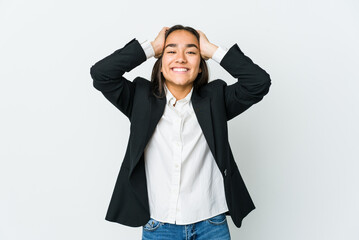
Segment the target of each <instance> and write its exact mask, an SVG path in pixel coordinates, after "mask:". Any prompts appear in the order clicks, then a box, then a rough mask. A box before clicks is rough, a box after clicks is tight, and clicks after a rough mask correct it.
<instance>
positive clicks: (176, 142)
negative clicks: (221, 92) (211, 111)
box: [169, 106, 183, 221]
mask: <svg viewBox="0 0 359 240" xmlns="http://www.w3.org/2000/svg"><path fill="white" fill-rule="evenodd" d="M171 110H172V116H173V121H172V131H173V143H172V144H173V155H172V162H173V166H172V180H171V193H172V194H171V199H170V212H169V214H170V218H171V219H174V220H175V221H176V216H177V214H178V213H179V212H180V211H181V209H180V208H179V207H178V206H177V205H178V198H179V192H180V182H181V161H182V147H183V146H182V135H181V134H182V121H183V120H182V117H181V114H180V112H179V111H178V110H177V109H175V107H173V106H171Z"/></svg>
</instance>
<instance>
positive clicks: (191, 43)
mask: <svg viewBox="0 0 359 240" xmlns="http://www.w3.org/2000/svg"><path fill="white" fill-rule="evenodd" d="M200 62H201V55H200V50H199V43H198V40H197V38H196V37H195V36H194V35H193V34H192V33H190V32H188V31H186V30H176V31H174V32H172V33H170V35H169V36H168V37H167V39H166V42H165V49H164V50H163V55H162V68H161V72H162V74H163V76H164V77H165V79H166V84H167V86H168V85H176V86H182V87H186V86H192V85H193V81H194V80H195V79H196V77H197V75H198V73H200V72H201V71H202V70H201V69H200V68H199V65H200Z"/></svg>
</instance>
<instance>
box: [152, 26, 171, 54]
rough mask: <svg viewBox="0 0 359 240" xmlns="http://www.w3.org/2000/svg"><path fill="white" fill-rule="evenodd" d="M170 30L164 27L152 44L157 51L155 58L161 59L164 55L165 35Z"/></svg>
mask: <svg viewBox="0 0 359 240" xmlns="http://www.w3.org/2000/svg"><path fill="white" fill-rule="evenodd" d="M168 29H169V27H163V28H162V30H161V31H160V32H159V33H158V35H157V37H156V38H155V40H154V41H152V42H151V45H152V47H153V50H154V51H155V58H159V57H161V55H162V51H163V47H164V44H165V33H166V31H167V30H168Z"/></svg>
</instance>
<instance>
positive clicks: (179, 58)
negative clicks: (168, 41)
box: [176, 51, 186, 63]
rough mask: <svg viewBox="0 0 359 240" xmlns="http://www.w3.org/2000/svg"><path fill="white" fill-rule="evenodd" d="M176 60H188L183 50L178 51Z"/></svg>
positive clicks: (179, 61)
mask: <svg viewBox="0 0 359 240" xmlns="http://www.w3.org/2000/svg"><path fill="white" fill-rule="evenodd" d="M176 62H178V63H185V62H186V56H185V54H184V53H183V52H180V51H179V52H178V54H177V59H176Z"/></svg>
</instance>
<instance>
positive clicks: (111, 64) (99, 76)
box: [90, 27, 168, 119]
mask: <svg viewBox="0 0 359 240" xmlns="http://www.w3.org/2000/svg"><path fill="white" fill-rule="evenodd" d="M167 29H168V28H167V27H164V28H163V29H162V30H161V32H160V33H159V34H158V36H157V37H156V39H155V40H154V41H153V42H151V44H152V47H153V48H154V50H155V56H158V55H160V54H162V49H163V44H164V34H165V31H166V30H167ZM161 42H162V45H161ZM146 59H147V58H146V54H145V52H144V49H143V48H142V47H141V45H140V44H139V42H138V41H137V40H136V39H132V40H131V41H130V42H129V43H127V44H126V45H125V46H124V47H123V48H121V49H118V50H116V51H115V52H113V53H112V54H110V55H109V56H107V57H105V58H104V59H102V60H100V61H98V62H97V63H95V64H94V65H93V66H92V67H91V69H90V74H91V77H92V79H93V86H94V87H95V88H96V89H97V90H99V91H101V92H102V94H103V95H104V96H105V97H106V98H107V99H108V100H109V101H110V102H111V103H112V104H113V105H115V107H117V108H118V109H119V110H120V111H121V112H122V113H124V114H125V115H126V116H127V117H128V118H129V119H130V116H131V112H132V104H133V97H134V93H135V88H136V81H133V82H131V81H129V80H127V79H126V78H125V77H123V74H124V73H125V72H129V71H131V70H132V69H134V68H135V67H137V66H139V65H140V64H142V63H143V62H144V61H146Z"/></svg>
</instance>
